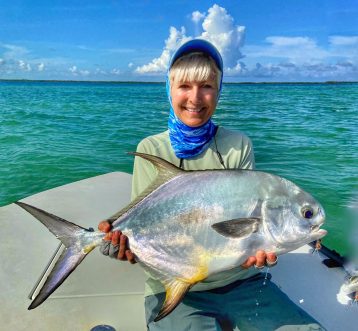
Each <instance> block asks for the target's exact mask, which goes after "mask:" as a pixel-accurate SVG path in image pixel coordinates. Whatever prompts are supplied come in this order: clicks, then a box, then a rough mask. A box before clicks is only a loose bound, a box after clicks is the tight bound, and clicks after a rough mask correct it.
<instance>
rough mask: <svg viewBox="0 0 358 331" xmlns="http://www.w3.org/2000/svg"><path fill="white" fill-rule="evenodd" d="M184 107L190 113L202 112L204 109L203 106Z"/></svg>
mask: <svg viewBox="0 0 358 331" xmlns="http://www.w3.org/2000/svg"><path fill="white" fill-rule="evenodd" d="M184 109H185V110H186V111H188V112H189V113H200V112H201V111H202V110H203V108H189V107H184Z"/></svg>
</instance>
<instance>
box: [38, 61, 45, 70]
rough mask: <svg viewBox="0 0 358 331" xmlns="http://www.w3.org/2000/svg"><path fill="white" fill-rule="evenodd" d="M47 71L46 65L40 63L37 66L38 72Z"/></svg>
mask: <svg viewBox="0 0 358 331" xmlns="http://www.w3.org/2000/svg"><path fill="white" fill-rule="evenodd" d="M44 69H45V64H44V63H40V64H39V65H38V66H37V70H38V71H44Z"/></svg>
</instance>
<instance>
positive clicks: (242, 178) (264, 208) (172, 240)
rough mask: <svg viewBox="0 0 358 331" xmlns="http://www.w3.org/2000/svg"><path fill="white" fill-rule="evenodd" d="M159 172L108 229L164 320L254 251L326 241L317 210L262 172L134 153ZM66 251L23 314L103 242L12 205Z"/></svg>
mask: <svg viewBox="0 0 358 331" xmlns="http://www.w3.org/2000/svg"><path fill="white" fill-rule="evenodd" d="M134 154H135V155H136V156H140V157H142V158H144V159H146V160H148V161H150V162H151V163H152V164H153V165H154V166H155V167H156V168H157V170H158V176H157V179H156V180H155V182H154V183H153V184H152V185H151V186H150V188H148V189H147V190H146V192H144V193H143V194H142V195H141V196H140V197H138V198H137V199H136V200H135V201H133V202H132V203H131V204H130V205H128V206H127V207H126V208H124V209H123V210H122V211H121V212H119V213H117V214H116V215H115V217H112V218H111V219H110V220H109V221H110V222H112V225H113V229H114V230H117V229H120V230H121V231H122V232H123V233H124V234H125V235H127V237H128V239H129V245H130V248H131V250H132V251H133V253H134V254H135V256H136V260H137V261H138V262H139V263H140V264H141V266H142V267H143V268H144V269H145V270H147V271H148V272H149V273H151V274H152V275H153V276H154V277H156V278H158V279H160V281H161V282H162V283H163V285H164V287H165V289H166V299H165V302H164V304H163V307H162V309H161V311H160V312H159V314H158V316H157V317H156V319H155V320H156V321H158V320H160V319H161V318H163V317H164V316H166V315H168V314H169V313H170V312H171V311H172V310H173V309H174V308H175V307H176V306H177V305H178V303H179V302H180V301H181V300H182V298H183V296H184V295H185V293H186V292H187V291H188V290H189V289H190V288H191V287H192V286H194V285H195V284H197V283H199V282H201V281H203V280H205V279H207V278H208V277H210V276H211V275H213V274H217V273H219V272H220V271H224V270H228V269H231V268H235V267H237V266H239V265H241V264H242V263H243V262H244V261H245V260H246V259H247V257H249V256H250V255H254V254H255V253H256V251H257V250H259V249H263V250H265V251H267V252H275V253H276V254H282V253H285V252H288V251H291V250H293V249H296V248H298V247H300V246H302V245H304V244H306V243H309V242H311V241H314V240H317V239H319V238H321V237H323V236H324V235H325V234H326V231H325V230H322V229H320V226H321V225H322V224H323V222H324V218H325V216H324V211H323V208H322V207H321V205H320V204H319V203H318V202H317V201H316V200H315V199H314V198H313V197H312V196H311V195H309V194H308V193H306V192H304V191H303V190H302V189H300V188H299V187H298V186H296V185H295V184H293V183H292V182H290V181H288V180H286V179H284V178H281V177H278V176H275V175H272V174H269V173H265V172H261V171H252V170H205V171H183V170H181V169H179V168H177V167H176V166H174V165H173V164H171V163H169V162H167V161H165V160H162V159H161V158H159V157H156V156H152V155H147V154H142V153H134ZM17 204H18V205H19V206H21V207H22V208H24V209H25V210H27V211H28V212H29V213H31V214H32V215H33V216H35V217H36V218H37V219H38V220H40V221H41V222H42V223H43V224H44V225H45V226H46V227H47V228H48V229H49V230H50V231H51V232H52V233H53V234H54V235H55V236H56V237H57V238H58V239H59V240H61V241H62V243H63V244H64V245H65V246H66V250H65V251H64V252H63V253H62V255H61V257H60V259H59V260H58V262H57V264H56V265H55V267H54V269H53V270H52V272H51V274H50V275H49V276H48V278H47V280H46V282H45V284H44V286H43V287H42V289H41V291H40V292H39V294H38V295H37V297H36V298H35V299H34V300H33V302H32V303H31V305H30V306H29V309H32V308H35V307H37V306H38V305H40V304H41V303H42V302H43V301H45V300H46V299H47V297H48V296H49V295H50V294H51V293H52V292H54V291H55V290H56V288H58V287H59V286H60V285H61V284H62V282H63V281H64V280H65V279H66V278H67V277H68V275H69V274H70V273H71V272H72V271H73V270H74V269H75V268H76V267H77V266H78V265H79V264H80V263H81V261H82V260H83V259H84V258H85V257H86V255H87V254H88V253H90V252H91V251H92V250H93V249H94V248H95V247H96V246H98V245H100V244H101V241H102V238H103V237H104V234H103V233H102V232H98V231H96V232H95V231H90V230H87V229H84V228H82V227H80V226H78V225H75V224H73V223H71V222H68V221H66V220H63V219H61V218H59V217H57V216H55V215H52V214H49V213H47V212H45V211H43V210H41V209H38V208H35V207H33V206H30V205H27V204H25V203H21V202H17Z"/></svg>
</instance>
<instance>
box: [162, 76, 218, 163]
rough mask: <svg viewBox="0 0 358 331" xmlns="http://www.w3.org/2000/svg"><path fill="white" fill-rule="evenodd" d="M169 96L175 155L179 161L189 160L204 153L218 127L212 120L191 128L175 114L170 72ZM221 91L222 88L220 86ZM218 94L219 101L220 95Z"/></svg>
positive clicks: (170, 134)
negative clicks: (171, 94)
mask: <svg viewBox="0 0 358 331" xmlns="http://www.w3.org/2000/svg"><path fill="white" fill-rule="evenodd" d="M166 88H167V94H168V99H169V103H170V113H169V120H168V129H169V138H170V144H171V145H172V148H173V150H174V153H175V155H176V156H177V157H178V158H179V159H189V158H192V157H194V156H197V155H199V154H201V153H202V152H204V151H205V150H206V149H207V148H208V147H209V144H210V141H211V139H212V138H213V137H214V136H215V133H216V130H217V126H216V125H215V124H214V123H213V121H212V120H211V119H209V121H207V122H206V123H205V124H203V125H202V126H199V127H190V126H188V125H186V124H184V123H183V122H182V121H181V120H180V119H179V118H178V117H177V116H176V114H175V113H174V110H173V105H172V100H171V96H170V82H169V72H168V75H167V82H166ZM220 90H221V86H220ZM220 90H219V93H218V99H219V95H220Z"/></svg>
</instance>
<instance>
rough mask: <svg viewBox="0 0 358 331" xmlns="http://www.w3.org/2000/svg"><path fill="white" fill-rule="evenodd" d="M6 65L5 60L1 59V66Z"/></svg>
mask: <svg viewBox="0 0 358 331" xmlns="http://www.w3.org/2000/svg"><path fill="white" fill-rule="evenodd" d="M4 64H5V60H4V59H1V58H0V66H1V65H4Z"/></svg>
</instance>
